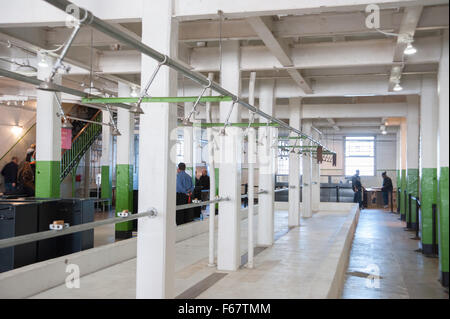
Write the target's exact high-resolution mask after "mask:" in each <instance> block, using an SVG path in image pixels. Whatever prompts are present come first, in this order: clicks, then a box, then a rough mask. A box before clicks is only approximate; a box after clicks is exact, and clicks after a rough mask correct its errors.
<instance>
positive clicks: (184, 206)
mask: <svg viewBox="0 0 450 319" xmlns="http://www.w3.org/2000/svg"><path fill="white" fill-rule="evenodd" d="M228 200H230V198H229V197H224V198H222V197H221V198H217V199H213V200H208V201H204V202H200V203H191V204H184V205H177V208H176V210H182V209H187V208H194V207H199V206H204V205H208V204H214V203H218V202H224V201H228Z"/></svg>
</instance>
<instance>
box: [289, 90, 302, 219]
mask: <svg viewBox="0 0 450 319" xmlns="http://www.w3.org/2000/svg"><path fill="white" fill-rule="evenodd" d="M301 103H302V99H301V98H291V99H289V125H290V126H292V127H293V128H296V129H298V130H301V118H300V117H301V116H300V114H301ZM290 136H293V137H299V136H298V135H297V134H290ZM299 143H300V140H298V139H296V140H291V141H290V144H291V145H292V146H294V145H297V146H299V145H300V144H299ZM298 225H300V155H299V154H298V148H293V149H292V150H291V152H290V153H289V215H288V226H289V227H295V226H298Z"/></svg>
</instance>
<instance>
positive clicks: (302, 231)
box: [32, 211, 348, 298]
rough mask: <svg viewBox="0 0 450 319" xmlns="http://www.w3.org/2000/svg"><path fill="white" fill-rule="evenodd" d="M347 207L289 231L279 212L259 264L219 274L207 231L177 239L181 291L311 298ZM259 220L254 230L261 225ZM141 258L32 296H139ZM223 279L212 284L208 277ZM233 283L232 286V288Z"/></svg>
mask: <svg viewBox="0 0 450 319" xmlns="http://www.w3.org/2000/svg"><path fill="white" fill-rule="evenodd" d="M347 215H348V213H347V212H343V211H340V212H320V213H317V214H315V215H314V217H313V218H309V219H302V221H301V223H302V226H301V227H297V228H293V229H291V230H290V231H289V232H288V231H287V230H288V229H287V212H286V211H276V214H275V233H276V234H278V235H276V238H278V239H277V241H276V242H275V244H274V246H273V247H269V248H266V249H265V250H263V251H261V252H260V253H259V254H258V255H256V257H255V269H247V268H245V267H242V268H241V269H240V270H239V271H236V272H225V275H222V276H220V275H218V274H220V273H222V274H223V272H219V271H217V270H216V268H215V267H208V265H207V256H208V234H207V233H204V234H201V235H198V236H195V237H192V238H189V239H187V240H184V241H182V242H179V243H177V244H176V269H175V270H176V280H175V290H176V296H178V295H180V297H181V296H183V298H308V297H311V291H312V290H314V289H317V287H314V286H315V281H316V280H317V279H318V277H317V276H319V277H320V276H321V274H320V273H319V272H318V271H317V269H319V268H320V266H321V265H322V263H323V260H324V259H325V258H324V257H326V256H327V255H328V249H329V247H330V246H331V245H332V244H333V243H334V240H333V239H334V238H335V236H336V234H337V233H338V232H339V230H340V229H341V227H342V225H343V223H344V221H345V219H346V218H347ZM256 224H257V221H256V223H255V230H256ZM246 248H247V220H243V221H242V222H241V255H244V254H245V253H246V250H247V249H246ZM135 270H136V259H132V260H129V261H126V262H123V263H120V264H117V265H114V266H111V267H108V268H106V269H103V270H101V271H98V272H95V273H92V274H89V275H86V276H84V277H82V278H81V280H80V286H81V287H80V288H79V289H67V288H66V287H65V285H61V286H58V287H55V288H52V289H50V290H47V291H44V292H42V293H40V294H37V295H35V296H33V297H32V298H135V281H136V276H135ZM214 276H216V277H217V276H219V277H220V279H216V280H213V282H212V283H209V284H208V283H207V282H208V279H209V278H211V277H214ZM231 287H232V289H230V288H231Z"/></svg>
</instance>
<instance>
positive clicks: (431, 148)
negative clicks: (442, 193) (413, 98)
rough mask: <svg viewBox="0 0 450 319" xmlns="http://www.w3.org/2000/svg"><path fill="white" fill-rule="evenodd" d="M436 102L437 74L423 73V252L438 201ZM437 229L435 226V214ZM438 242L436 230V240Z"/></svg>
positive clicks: (429, 242) (428, 243) (430, 236)
mask: <svg viewBox="0 0 450 319" xmlns="http://www.w3.org/2000/svg"><path fill="white" fill-rule="evenodd" d="M438 111H439V102H438V96H437V81H436V76H423V77H422V94H421V98H420V167H421V174H420V186H421V187H420V203H421V212H422V225H421V229H422V236H421V240H422V252H423V253H424V254H426V255H428V254H432V253H433V212H432V205H433V204H437V169H436V165H437V151H438V150H437V132H438V121H439V119H438ZM435 226H436V228H435V229H436V230H437V229H438V224H437V216H436V225H435ZM437 242H438V236H437V232H436V234H435V243H437Z"/></svg>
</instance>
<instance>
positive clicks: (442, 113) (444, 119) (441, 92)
mask: <svg viewBox="0 0 450 319" xmlns="http://www.w3.org/2000/svg"><path fill="white" fill-rule="evenodd" d="M448 68H449V64H448V29H446V30H444V34H443V38H442V52H441V60H440V62H439V73H438V96H439V124H438V126H439V131H438V141H439V142H438V149H439V151H438V154H439V159H438V161H439V172H438V201H439V239H440V240H439V268H440V270H441V282H442V284H443V285H444V286H445V287H448V267H449V260H448V259H449V243H448V241H449V231H448V228H449V210H448V192H449V188H448V155H449V154H448V143H449V140H448V134H449V131H448V116H449V114H448V108H449V100H448Z"/></svg>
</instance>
